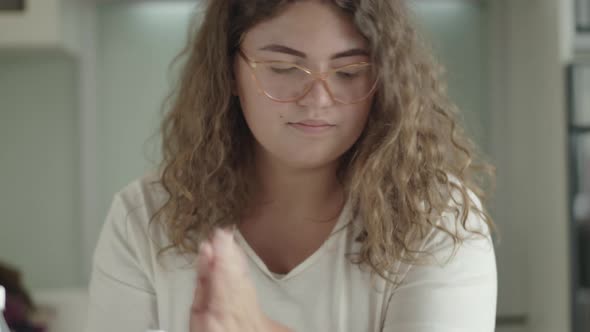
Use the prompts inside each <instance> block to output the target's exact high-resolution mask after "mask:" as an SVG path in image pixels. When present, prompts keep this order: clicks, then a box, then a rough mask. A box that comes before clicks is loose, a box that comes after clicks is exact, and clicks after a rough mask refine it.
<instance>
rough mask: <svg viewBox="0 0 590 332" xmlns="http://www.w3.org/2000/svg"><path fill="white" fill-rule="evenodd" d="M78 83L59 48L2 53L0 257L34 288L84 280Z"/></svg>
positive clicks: (72, 64)
mask: <svg viewBox="0 0 590 332" xmlns="http://www.w3.org/2000/svg"><path fill="white" fill-rule="evenodd" d="M76 84H77V63H76V61H74V60H73V59H71V58H69V57H66V56H64V55H63V54H57V53H43V52H37V53H34V54H31V53H13V54H1V55H0V211H1V217H0V261H3V262H5V263H10V264H13V265H15V266H16V267H18V268H20V269H21V270H22V271H23V272H24V277H25V282H26V284H27V286H29V287H32V288H39V287H65V286H72V285H81V284H83V280H82V275H81V257H80V248H81V243H80V238H79V234H80V231H81V225H80V223H79V209H78V202H79V201H78V172H79V169H78V123H77V119H78V109H77V86H76Z"/></svg>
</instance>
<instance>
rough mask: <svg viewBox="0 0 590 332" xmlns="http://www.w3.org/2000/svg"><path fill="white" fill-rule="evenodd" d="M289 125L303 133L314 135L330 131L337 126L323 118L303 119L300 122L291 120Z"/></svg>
mask: <svg viewBox="0 0 590 332" xmlns="http://www.w3.org/2000/svg"><path fill="white" fill-rule="evenodd" d="M288 125H289V126H290V127H292V128H295V129H296V130H297V131H299V132H301V133H304V134H306V135H314V136H315V135H320V134H323V133H329V132H330V131H332V128H333V127H334V126H335V125H333V124H331V123H329V122H326V121H323V120H303V121H299V122H289V123H288Z"/></svg>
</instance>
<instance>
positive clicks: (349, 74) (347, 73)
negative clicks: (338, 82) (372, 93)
mask: <svg viewBox="0 0 590 332" xmlns="http://www.w3.org/2000/svg"><path fill="white" fill-rule="evenodd" d="M336 74H337V75H338V77H340V78H347V79H350V78H355V77H356V76H358V75H359V72H358V71H354V72H351V71H338V72H336Z"/></svg>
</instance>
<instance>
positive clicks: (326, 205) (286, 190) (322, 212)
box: [254, 153, 344, 220]
mask: <svg viewBox="0 0 590 332" xmlns="http://www.w3.org/2000/svg"><path fill="white" fill-rule="evenodd" d="M337 169H338V161H334V162H333V163H330V164H327V165H324V166H321V167H317V168H306V169H301V168H292V167H288V166H286V165H285V164H282V163H281V162H279V161H278V160H276V159H273V158H272V157H270V156H269V155H268V154H266V153H259V154H257V158H256V159H255V174H256V179H257V181H256V190H255V200H254V211H259V210H260V209H264V210H265V211H276V212H277V213H280V214H281V215H282V216H284V217H286V218H289V219H291V218H293V219H299V220H301V219H316V220H318V219H325V218H328V219H330V218H332V217H335V216H337V215H338V212H339V211H340V208H341V207H342V205H343V203H344V202H343V200H344V197H343V188H342V185H341V184H340V182H339V181H338V178H337ZM255 213H256V212H255Z"/></svg>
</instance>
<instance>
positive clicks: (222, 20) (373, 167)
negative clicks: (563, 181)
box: [153, 0, 494, 276]
mask: <svg viewBox="0 0 590 332" xmlns="http://www.w3.org/2000/svg"><path fill="white" fill-rule="evenodd" d="M293 1H296V0H250V1H238V0H213V1H209V2H208V5H207V7H206V10H205V12H204V16H203V18H202V21H201V19H200V18H201V16H196V17H197V18H196V19H195V21H194V23H193V24H192V30H191V31H192V34H190V37H189V42H188V44H187V46H186V48H185V49H184V50H183V52H182V53H181V54H180V55H179V58H183V59H184V61H183V66H182V68H181V71H180V79H179V81H178V86H177V87H176V89H174V91H173V93H172V94H171V95H170V96H169V98H168V107H167V113H166V115H165V118H164V120H163V123H162V128H161V131H162V135H163V159H162V164H161V170H160V177H159V181H158V182H159V183H161V185H162V186H163V188H164V189H165V191H166V192H167V193H168V194H169V197H168V199H167V201H166V202H165V204H164V205H163V206H162V207H161V209H160V210H159V211H158V212H157V214H156V215H155V216H154V219H153V220H155V221H156V222H158V223H161V224H162V226H164V227H165V230H166V232H167V235H168V237H169V238H170V240H171V245H170V247H169V248H171V247H172V248H175V249H178V250H180V251H181V252H185V253H192V252H194V253H196V252H197V250H198V243H199V241H200V240H201V239H202V238H203V237H205V236H207V235H208V234H209V233H210V232H211V231H212V230H213V229H214V228H216V227H226V226H230V225H235V224H237V223H238V222H239V220H240V215H241V214H242V213H243V212H244V211H245V209H246V208H247V206H248V203H249V201H248V197H249V195H248V193H249V192H250V190H251V189H250V188H251V187H252V183H249V182H250V181H251V180H250V178H249V177H247V176H245V172H246V167H247V165H248V163H250V162H251V158H250V157H249V156H251V155H252V153H251V152H252V146H253V143H254V138H253V137H252V135H251V133H250V130H249V129H248V126H247V125H246V122H245V120H244V118H243V115H242V111H241V108H240V103H239V100H238V99H237V97H236V96H233V95H232V93H231V80H232V77H233V73H232V65H231V64H232V59H233V57H234V56H235V55H236V51H237V49H238V46H239V43H240V41H241V38H242V36H243V35H244V33H245V32H246V31H248V29H250V28H251V27H252V26H254V25H255V24H256V23H258V22H260V21H262V20H265V19H269V18H271V17H273V16H274V15H276V14H277V13H278V12H279V11H280V10H281V9H284V8H285V6H286V5H288V4H289V3H292V2H293ZM330 2H332V3H333V4H335V5H336V6H337V7H339V8H340V9H341V10H343V11H344V12H346V13H347V14H348V15H350V17H351V19H352V20H353V22H354V24H355V25H356V27H357V28H358V30H359V31H360V33H361V34H362V35H363V36H364V37H365V38H366V39H367V41H368V42H369V45H370V47H371V61H372V62H373V63H374V64H375V66H376V68H378V71H377V72H378V75H379V83H378V87H377V91H376V94H375V97H374V104H373V106H372V109H371V111H370V114H369V118H368V121H367V124H366V128H365V129H364V132H363V133H362V134H361V136H360V138H359V139H358V141H357V142H356V143H355V144H354V145H353V146H352V147H351V148H350V150H349V151H347V152H346V153H345V154H344V155H343V156H342V157H341V163H340V165H341V167H340V170H339V176H340V178H341V180H342V183H343V184H344V187H345V192H346V195H347V199H348V201H349V202H350V204H352V207H353V208H352V210H353V211H354V213H355V215H356V216H360V217H361V218H360V219H361V220H362V225H361V227H362V234H361V236H359V238H358V241H360V242H361V243H362V249H361V251H360V252H359V253H358V254H357V255H356V256H355V257H356V258H355V259H354V261H355V262H356V263H359V264H360V263H365V264H368V265H369V266H370V267H371V269H372V271H373V272H376V273H378V274H379V275H381V276H386V275H387V273H388V271H390V270H391V268H392V266H393V264H394V263H395V262H396V261H406V262H409V263H415V262H417V256H416V255H417V254H419V253H420V251H419V250H417V248H416V247H415V246H413V244H414V243H416V241H418V242H420V240H422V239H423V238H424V237H425V236H426V234H428V232H429V231H430V230H432V229H433V228H438V229H440V230H441V231H444V232H445V233H447V234H448V235H449V236H450V237H452V239H453V242H454V243H455V245H456V246H457V245H458V244H460V243H461V241H462V238H461V236H459V233H458V232H457V231H454V230H453V229H452V227H448V226H445V225H442V224H440V223H437V219H439V218H440V217H441V216H442V214H443V213H444V212H447V211H449V209H452V210H453V211H454V213H455V216H456V217H457V221H458V222H460V223H461V225H462V226H463V229H467V225H466V224H467V216H468V214H469V213H471V212H478V213H479V215H480V216H481V217H482V219H483V220H484V221H485V223H486V224H487V226H489V229H490V230H493V229H494V224H493V221H492V219H491V217H490V216H489V214H488V213H487V212H486V211H485V208H483V207H481V208H480V207H478V205H477V204H476V203H475V202H474V201H473V200H472V199H470V198H469V194H470V192H472V193H474V194H475V195H477V196H478V197H479V198H480V199H483V198H484V193H485V192H486V190H484V189H485V187H486V186H487V185H489V184H491V183H492V182H493V181H490V180H493V167H492V166H491V165H489V164H488V163H485V162H481V163H479V164H476V163H475V161H474V160H475V159H476V157H475V155H476V147H475V145H474V143H473V142H472V141H470V140H469V139H468V138H467V137H466V135H465V134H464V132H463V130H462V128H461V126H460V124H459V117H458V110H457V107H456V106H455V105H454V104H453V103H452V102H451V101H450V100H449V98H448V97H447V94H446V91H445V90H446V88H445V85H444V83H443V80H442V78H441V76H442V75H441V74H442V70H441V68H442V67H441V66H439V65H438V64H437V63H436V62H435V61H434V59H433V57H432V55H431V51H430V50H429V48H427V47H426V46H425V44H424V43H423V42H422V41H421V40H420V39H419V37H418V35H417V33H416V30H415V28H414V27H413V25H412V24H411V22H410V15H409V13H408V11H407V9H406V8H405V6H404V1H401V0H332V1H330ZM453 192H458V193H460V196H461V197H462V200H461V202H462V203H461V204H460V205H459V204H455V205H452V204H451V205H450V204H449V201H450V199H453V197H454V195H452V194H451V193H453ZM160 217H161V218H160ZM482 235H483V234H482Z"/></svg>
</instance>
